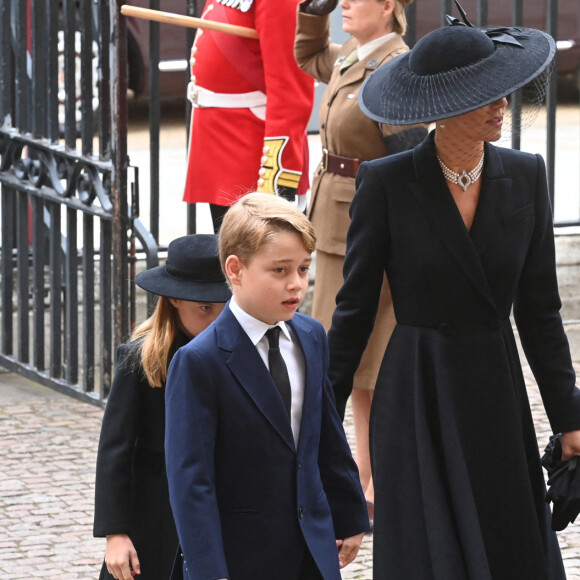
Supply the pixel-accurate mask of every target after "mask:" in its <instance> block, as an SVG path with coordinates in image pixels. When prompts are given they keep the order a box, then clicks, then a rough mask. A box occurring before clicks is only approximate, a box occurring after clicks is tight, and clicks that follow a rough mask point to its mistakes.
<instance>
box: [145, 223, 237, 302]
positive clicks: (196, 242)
mask: <svg viewBox="0 0 580 580" xmlns="http://www.w3.org/2000/svg"><path fill="white" fill-rule="evenodd" d="M135 283H136V284H137V285H138V286H140V287H141V288H143V289H144V290H147V292H151V293H152V294H157V295H158V296H166V297H167V298H177V299H179V300H189V301H191V302H227V301H228V300H229V299H230V297H231V292H230V290H229V288H228V286H227V284H226V279H225V277H224V275H223V272H222V269H221V266H220V261H219V258H218V237H217V236H216V235H214V234H192V235H189V236H183V237H181V238H177V239H175V240H173V241H172V242H170V244H169V246H168V247H167V260H166V261H165V264H164V265H163V266H157V267H156V268H151V269H150V270H146V271H145V272H141V273H140V274H138V275H137V276H136V277H135Z"/></svg>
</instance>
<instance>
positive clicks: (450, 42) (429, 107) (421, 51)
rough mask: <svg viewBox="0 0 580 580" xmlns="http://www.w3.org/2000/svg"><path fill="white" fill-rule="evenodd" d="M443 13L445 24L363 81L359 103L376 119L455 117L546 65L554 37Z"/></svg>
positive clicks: (519, 83) (412, 121)
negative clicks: (488, 25)
mask: <svg viewBox="0 0 580 580" xmlns="http://www.w3.org/2000/svg"><path fill="white" fill-rule="evenodd" d="M458 8H459V9H460V12H461V13H462V16H463V20H464V22H461V21H459V20H457V19H456V18H453V17H451V16H447V22H448V23H449V26H445V27H443V28H439V29H437V30H434V31H433V32H430V33H428V34H426V35H425V36H424V37H423V38H421V39H420V40H419V41H418V42H417V44H416V45H415V46H414V47H413V49H412V50H411V51H410V52H407V53H404V54H402V55H400V56H397V57H396V58H394V59H392V60H390V61H388V62H387V63H385V64H384V65H382V66H380V67H379V68H378V69H377V70H376V71H375V72H374V73H373V74H372V75H370V76H369V77H368V78H367V80H366V81H365V82H364V84H363V86H362V87H361V90H360V92H359V105H360V108H361V110H362V111H363V113H364V114H365V115H367V116H368V117H370V118H371V119H373V120H375V121H378V122H379V123H386V124H389V125H411V124H415V123H431V122H434V121H438V120H441V119H447V118H449V117H456V116H458V115H462V114H464V113H468V112H470V111H474V110H475V109H478V108H480V107H483V106H485V105H488V104H490V103H493V102H495V101H497V100H499V99H501V98H502V97H505V96H507V95H509V94H510V93H512V92H514V91H515V90H517V89H519V88H521V87H523V86H525V85H527V84H528V83H530V82H531V81H532V80H533V79H535V78H536V77H538V76H539V75H540V74H542V73H543V72H544V71H546V70H547V69H548V67H549V66H550V64H551V63H552V62H553V60H554V56H555V54H556V43H555V42H554V39H553V38H552V37H551V36H550V35H549V34H546V33H545V32H542V31H540V30H536V29H534V28H523V27H506V28H476V27H474V26H472V25H471V24H470V23H469V21H468V20H467V18H466V17H465V12H463V10H462V9H461V7H460V6H458Z"/></svg>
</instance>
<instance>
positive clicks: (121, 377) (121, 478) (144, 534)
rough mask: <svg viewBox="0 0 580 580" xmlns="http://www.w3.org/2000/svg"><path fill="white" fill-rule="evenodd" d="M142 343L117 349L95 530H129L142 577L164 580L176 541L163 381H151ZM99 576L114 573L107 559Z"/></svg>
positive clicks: (101, 446) (104, 426) (102, 448)
mask: <svg viewBox="0 0 580 580" xmlns="http://www.w3.org/2000/svg"><path fill="white" fill-rule="evenodd" d="M185 342H186V340H185V339H184V338H183V339H182V340H180V344H179V345H181V344H185ZM139 346H140V343H139V342H138V341H136V342H133V343H130V344H125V345H121V346H120V347H119V349H118V352H117V360H118V364H117V369H116V372H115V378H114V380H113V385H112V387H111V392H110V395H109V399H108V401H107V407H106V409H105V414H104V417H103V424H102V427H101V437H100V440H99V450H98V455H97V474H96V483H95V519H94V528H93V534H94V536H96V537H104V536H106V535H109V534H127V535H128V536H129V537H130V538H131V540H132V541H133V544H134V545H135V549H136V550H137V555H138V557H139V561H140V564H141V575H140V576H138V578H139V579H140V580H163V579H166V578H169V576H170V573H171V567H172V565H173V561H174V558H175V554H176V551H177V546H178V540H177V532H176V530H175V524H174V522H173V516H172V514H171V507H170V505H169V491H168V489H167V476H166V473H165V454H164V450H163V445H164V438H165V387H164V386H163V387H161V388H152V387H151V386H149V383H148V382H147V380H146V378H145V376H144V374H143V371H142V368H141V364H140V359H139ZM174 350H175V349H174ZM100 578H101V580H105V579H107V580H110V579H111V578H112V576H111V575H110V574H109V573H108V572H107V569H106V566H105V565H104V564H103V568H102V570H101V576H100Z"/></svg>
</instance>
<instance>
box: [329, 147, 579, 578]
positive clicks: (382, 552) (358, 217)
mask: <svg viewBox="0 0 580 580" xmlns="http://www.w3.org/2000/svg"><path fill="white" fill-rule="evenodd" d="M485 155H486V157H485V166H484V172H483V178H482V179H483V182H482V189H481V194H480V199H479V204H478V208H477V212H476V215H475V219H474V222H473V226H472V228H471V230H470V231H468V230H467V229H466V227H465V225H464V223H463V220H462V218H461V215H460V213H459V211H458V209H457V207H456V205H455V203H454V201H453V198H452V196H451V194H450V192H449V189H448V187H447V185H446V182H445V181H444V178H443V175H442V172H441V169H440V167H439V165H438V162H437V158H436V155H435V147H434V143H433V137H432V136H430V137H429V138H428V139H426V140H425V142H424V143H423V144H421V145H419V146H418V147H417V148H416V149H414V150H413V151H410V152H405V153H401V154H400V155H396V156H392V157H388V158H385V159H380V160H376V161H371V162H369V163H366V164H363V165H362V166H361V168H360V170H359V173H358V176H357V186H358V189H357V193H356V195H355V198H354V201H353V203H352V206H351V219H352V224H351V227H350V229H349V232H348V241H347V254H346V259H345V270H344V277H345V282H344V286H343V288H342V290H341V291H340V293H339V294H338V296H337V309H336V312H335V315H334V318H333V324H332V327H331V329H330V333H329V342H330V349H331V364H330V375H331V380H332V382H333V386H334V388H335V394H336V399H337V404H338V407H339V410H340V411H344V406H345V404H346V400H347V398H348V396H349V393H350V389H351V386H352V375H353V373H354V371H355V369H356V366H357V364H358V361H359V360H360V356H361V354H362V351H363V349H364V346H365V343H366V340H367V338H368V336H369V334H370V332H371V330H372V323H373V318H374V315H375V312H376V307H377V304H378V300H379V291H380V287H381V284H382V280H383V274H384V272H386V274H387V277H388V279H389V282H390V287H391V292H392V296H393V304H394V309H395V315H396V318H397V325H396V327H395V330H394V332H393V335H392V337H391V340H390V342H389V345H388V347H387V350H386V353H385V357H384V360H383V363H382V367H381V371H380V374H379V378H378V382H377V386H376V390H375V395H374V399H373V406H372V411H371V427H370V432H371V435H370V437H371V456H372V461H373V470H374V473H373V474H374V484H375V520H374V525H375V532H374V577H375V578H377V579H381V578H389V579H390V580H409V579H421V580H450V579H453V580H459V579H461V580H463V579H467V578H469V579H470V580H476V579H477V580H492V579H493V580H514V579H532V578H533V579H534V580H548V579H549V580H556V579H557V580H561V579H563V578H565V575H564V571H563V566H562V561H561V556H560V551H559V548H558V544H557V540H556V536H555V534H554V533H553V532H552V531H551V530H550V516H549V511H548V508H547V504H546V503H545V502H544V493H545V487H544V481H543V475H542V470H541V466H540V461H539V452H538V445H537V441H536V434H535V431H534V425H533V421H532V416H531V411H530V405H529V402H528V398H527V393H526V385H525V382H524V378H523V374H522V370H521V365H520V360H519V356H518V349H517V347H516V341H515V338H514V333H513V331H512V324H511V322H510V312H511V311H512V308H513V314H514V319H515V322H516V324H517V328H518V331H519V335H520V339H521V343H522V345H523V349H524V351H525V354H526V357H527V359H528V361H529V363H530V366H531V368H532V370H533V372H534V375H535V378H536V379H537V382H538V386H539V389H540V391H541V394H542V398H543V402H544V406H545V409H546V412H547V414H548V418H549V420H550V422H551V426H552V428H553V430H554V431H569V430H574V429H578V428H580V391H579V390H578V389H577V388H576V387H575V375H574V371H573V368H572V364H571V359H570V352H569V348H568V342H567V339H566V336H565V333H564V330H563V326H562V322H561V318H560V314H559V309H560V306H561V303H560V298H559V294H558V286H557V282H556V267H555V255H554V239H553V229H552V215H551V212H550V206H549V200H548V194H547V186H546V174H545V166H544V162H543V160H542V158H541V157H540V156H536V155H530V154H526V153H522V152H519V151H512V150H508V149H502V148H496V147H494V146H493V145H490V144H486V146H485ZM545 443H547V437H546V441H545Z"/></svg>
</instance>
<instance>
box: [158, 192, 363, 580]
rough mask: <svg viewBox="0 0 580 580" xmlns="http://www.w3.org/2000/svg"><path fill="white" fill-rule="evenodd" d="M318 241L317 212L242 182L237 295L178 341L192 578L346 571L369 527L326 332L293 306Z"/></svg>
mask: <svg viewBox="0 0 580 580" xmlns="http://www.w3.org/2000/svg"><path fill="white" fill-rule="evenodd" d="M314 246H315V235H314V230H313V229H312V226H311V225H310V222H309V221H308V220H307V218H306V217H305V216H304V215H303V214H302V213H301V212H300V211H299V210H298V209H297V208H295V207H294V206H292V205H291V204H290V203H288V202H287V201H285V200H284V199H282V198H280V197H276V196H273V195H269V194H261V193H251V194H248V195H246V196H244V197H242V198H241V199H240V200H239V201H238V202H237V203H236V204H234V205H233V206H232V207H231V208H230V209H229V211H228V212H227V213H226V216H225V218H224V221H223V224H222V227H221V230H220V260H221V264H222V268H223V270H224V272H225V274H226V278H227V279H228V283H229V285H230V287H231V289H232V294H233V297H232V299H231V301H230V302H229V303H228V304H227V305H226V308H225V309H224V311H223V312H222V314H221V315H220V316H219V318H218V319H217V320H216V321H215V323H214V324H212V325H211V326H210V327H209V328H208V329H207V330H206V331H204V332H203V333H201V334H200V335H198V336H197V337H196V338H195V339H194V340H193V341H192V342H190V343H189V344H188V345H186V346H185V347H183V348H182V349H180V350H179V351H178V352H177V354H176V355H175V356H174V358H173V361H172V363H171V366H170V368H169V374H168V377H167V386H166V423H167V426H166V438H165V449H166V463H167V475H168V480H169V491H170V498H171V505H172V509H173V514H174V517H175V521H176V525H177V531H178V535H179V540H180V542H181V547H182V551H183V556H184V567H183V568H184V569H183V572H184V576H185V578H186V580H216V579H228V580H340V578H341V576H340V568H343V567H344V566H346V565H347V564H348V563H350V562H351V561H352V560H353V559H354V558H355V556H356V554H357V552H358V549H359V547H360V544H361V541H362V538H363V535H364V532H365V531H366V530H368V528H369V522H368V516H367V508H366V502H365V498H364V495H363V493H362V490H361V487H360V482H359V477H358V472H357V468H356V464H355V463H354V461H353V459H352V456H351V453H350V449H349V447H348V443H347V441H346V437H345V435H344V430H343V428H342V424H341V421H340V418H339V416H338V414H337V412H336V410H335V405H334V397H333V395H332V388H331V385H330V382H329V380H328V377H327V367H328V348H327V342H326V335H325V333H324V330H323V328H322V325H321V324H320V323H318V322H316V321H315V320H313V319H311V318H309V317H307V316H305V315H303V314H299V313H297V309H298V306H299V305H300V302H301V301H302V299H303V298H304V295H305V293H306V290H307V286H308V269H309V266H310V262H311V254H312V252H313V251H314ZM272 328H275V329H277V330H272V331H269V330H270V329H272ZM267 331H269V332H268V335H266V332H267ZM271 334H274V335H275V337H274V338H271V339H270V338H269V336H270V335H271ZM276 335H279V337H278V338H277V339H276ZM270 340H272V343H270ZM277 341H279V344H278V345H277V344H276V342H277ZM280 355H282V359H283V360H282V361H281V360H280Z"/></svg>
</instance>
